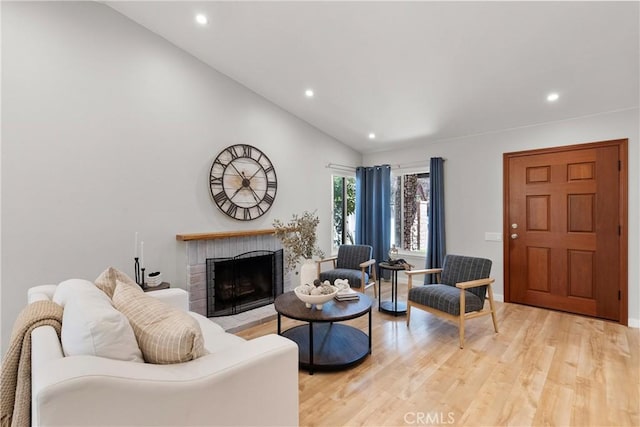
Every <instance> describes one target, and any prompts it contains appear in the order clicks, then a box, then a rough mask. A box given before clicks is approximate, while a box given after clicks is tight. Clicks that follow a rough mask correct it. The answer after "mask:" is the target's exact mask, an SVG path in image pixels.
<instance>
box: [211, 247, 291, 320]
mask: <svg viewBox="0 0 640 427" xmlns="http://www.w3.org/2000/svg"><path fill="white" fill-rule="evenodd" d="M282 254H283V251H282V250H279V251H275V252H272V251H253V252H247V253H244V254H241V255H238V256H235V257H233V258H209V259H207V317H217V316H228V315H231V314H236V313H242V312H243V311H247V310H251V309H254V308H257V307H262V306H264V305H268V304H271V303H272V302H273V301H274V300H275V298H276V297H277V296H278V295H280V294H281V293H282V291H283V284H284V276H283V265H282V260H283V256H282Z"/></svg>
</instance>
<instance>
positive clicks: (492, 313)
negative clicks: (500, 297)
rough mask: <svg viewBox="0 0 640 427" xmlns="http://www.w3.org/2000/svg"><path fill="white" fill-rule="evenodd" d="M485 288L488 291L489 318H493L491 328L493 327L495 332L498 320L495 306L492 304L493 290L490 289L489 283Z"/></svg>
mask: <svg viewBox="0 0 640 427" xmlns="http://www.w3.org/2000/svg"><path fill="white" fill-rule="evenodd" d="M487 290H488V291H489V307H490V308H491V319H493V329H495V331H496V333H498V321H497V320H496V308H495V306H494V304H493V290H492V289H491V285H489V286H487Z"/></svg>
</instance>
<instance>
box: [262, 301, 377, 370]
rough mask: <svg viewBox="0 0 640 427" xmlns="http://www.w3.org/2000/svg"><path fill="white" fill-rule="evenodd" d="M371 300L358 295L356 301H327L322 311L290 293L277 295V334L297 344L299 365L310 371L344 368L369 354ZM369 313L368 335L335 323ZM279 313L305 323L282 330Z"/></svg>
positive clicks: (275, 303)
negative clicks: (306, 304)
mask: <svg viewBox="0 0 640 427" xmlns="http://www.w3.org/2000/svg"><path fill="white" fill-rule="evenodd" d="M372 304H373V300H372V299H371V298H369V297H368V296H366V295H364V294H360V299H359V300H357V301H336V300H331V301H329V302H326V303H325V304H324V305H323V307H322V310H316V308H315V306H313V307H312V308H307V307H306V306H305V304H304V302H302V301H300V300H299V299H298V297H297V296H296V295H295V294H294V293H293V292H286V293H284V294H282V295H280V296H278V297H277V298H276V300H275V302H274V306H275V309H276V311H277V312H278V334H279V335H282V336H285V337H287V338H289V339H290V340H292V341H294V342H295V343H296V344H298V349H299V350H298V351H299V362H300V368H302V369H306V370H308V371H309V373H310V374H313V372H314V371H316V370H318V371H319V370H325V371H329V370H338V369H345V368H348V367H351V366H354V365H355V364H357V363H359V362H361V361H363V360H364V359H365V358H366V357H367V356H368V355H370V354H371V305H372ZM367 313H369V334H368V335H367V334H365V333H364V332H363V331H361V330H360V329H357V328H354V327H353V326H349V325H341V324H336V323H335V322H342V321H345V320H350V319H355V318H357V317H360V316H364V315H365V314H367ZM281 316H285V317H288V318H290V319H295V320H301V321H303V322H308V323H309V324H308V325H300V326H295V327H293V328H291V329H287V330H286V331H282V327H281V320H282V318H281Z"/></svg>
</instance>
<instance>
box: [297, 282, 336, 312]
mask: <svg viewBox="0 0 640 427" xmlns="http://www.w3.org/2000/svg"><path fill="white" fill-rule="evenodd" d="M299 287H300V286H298V288H299ZM298 288H295V289H294V290H293V292H295V294H296V296H297V297H298V299H300V301H302V302H304V303H305V305H306V306H307V308H311V306H312V305H315V306H316V310H322V305H323V304H324V303H325V302H328V301H331V300H332V299H333V297H335V296H336V294H337V293H338V288H335V287H334V291H333V292H331V293H330V294H323V295H307V294H303V293H300V292H298Z"/></svg>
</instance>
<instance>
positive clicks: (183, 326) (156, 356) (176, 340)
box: [113, 280, 206, 364]
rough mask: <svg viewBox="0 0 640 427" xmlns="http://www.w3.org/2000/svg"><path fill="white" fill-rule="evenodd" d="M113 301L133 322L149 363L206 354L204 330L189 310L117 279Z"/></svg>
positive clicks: (139, 342)
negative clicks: (179, 307)
mask: <svg viewBox="0 0 640 427" xmlns="http://www.w3.org/2000/svg"><path fill="white" fill-rule="evenodd" d="M113 304H114V306H115V307H116V308H117V309H118V310H120V312H122V313H123V314H124V315H125V316H127V318H128V319H129V322H130V323H131V326H132V327H133V332H134V334H135V335H136V338H137V340H138V345H139V346H140V350H142V355H143V356H144V360H145V362H147V363H157V364H169V363H182V362H188V361H189V360H193V359H196V358H198V357H200V356H203V355H204V354H206V350H205V348H204V339H203V338H202V330H201V329H200V325H199V324H198V322H197V321H196V320H195V319H194V318H193V317H191V316H189V314H188V313H187V312H185V311H182V310H179V309H177V308H174V307H171V306H170V305H168V304H166V303H164V302H162V301H159V300H158V299H156V298H154V297H152V296H149V295H146V294H144V293H143V292H138V291H137V290H136V289H134V288H133V287H131V286H128V285H127V284H125V283H122V282H120V281H119V280H117V281H116V288H115V291H114V293H113Z"/></svg>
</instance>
